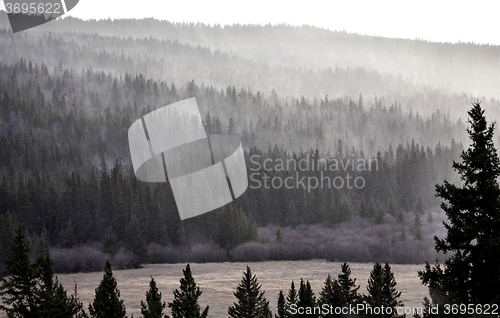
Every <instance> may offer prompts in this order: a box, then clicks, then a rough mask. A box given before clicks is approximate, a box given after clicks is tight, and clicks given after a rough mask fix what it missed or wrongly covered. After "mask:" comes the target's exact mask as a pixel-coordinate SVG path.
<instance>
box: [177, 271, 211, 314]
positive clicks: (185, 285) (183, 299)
mask: <svg viewBox="0 0 500 318" xmlns="http://www.w3.org/2000/svg"><path fill="white" fill-rule="evenodd" d="M182 272H183V273H184V277H183V278H181V279H180V283H181V286H180V287H179V288H180V290H179V289H176V290H174V300H173V301H172V302H170V303H168V307H169V308H170V309H171V310H172V318H206V317H207V316H208V306H207V307H206V308H205V310H203V312H202V313H200V310H201V308H200V305H199V304H198V298H199V297H200V295H201V293H202V292H201V291H200V287H198V286H197V285H196V282H195V281H194V278H193V275H192V274H191V268H190V267H189V264H187V265H186V269H185V270H182Z"/></svg>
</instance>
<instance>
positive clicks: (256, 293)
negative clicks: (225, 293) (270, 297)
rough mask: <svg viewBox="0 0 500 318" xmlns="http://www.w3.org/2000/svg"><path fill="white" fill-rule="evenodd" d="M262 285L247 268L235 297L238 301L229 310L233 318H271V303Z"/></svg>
mask: <svg viewBox="0 0 500 318" xmlns="http://www.w3.org/2000/svg"><path fill="white" fill-rule="evenodd" d="M261 287H262V286H261V285H260V284H259V283H258V282H257V277H256V276H255V275H252V270H251V269H250V267H248V266H247V270H246V271H245V272H244V273H243V278H242V279H241V283H240V284H239V285H238V287H237V288H236V291H235V292H234V296H235V297H236V299H238V302H237V303H233V305H232V306H231V307H229V309H228V314H229V317H231V318H270V317H272V314H271V310H270V309H269V302H268V301H267V300H266V298H265V297H264V294H265V291H261V290H260V289H261Z"/></svg>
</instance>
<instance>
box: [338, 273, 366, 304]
mask: <svg viewBox="0 0 500 318" xmlns="http://www.w3.org/2000/svg"><path fill="white" fill-rule="evenodd" d="M341 269H342V273H341V274H339V275H338V279H337V281H338V284H339V288H340V297H341V299H342V302H343V305H344V306H348V305H350V304H355V303H356V302H357V301H358V300H359V298H360V296H359V294H358V290H359V285H358V286H357V287H356V278H354V279H352V278H351V268H350V267H349V265H347V263H344V264H342V266H341Z"/></svg>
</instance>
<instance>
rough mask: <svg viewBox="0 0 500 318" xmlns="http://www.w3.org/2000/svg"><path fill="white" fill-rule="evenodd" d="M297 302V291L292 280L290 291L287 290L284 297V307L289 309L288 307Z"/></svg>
mask: <svg viewBox="0 0 500 318" xmlns="http://www.w3.org/2000/svg"><path fill="white" fill-rule="evenodd" d="M298 301H299V295H298V293H297V289H295V283H294V282H293V280H292V283H291V284H290V289H289V290H288V295H287V296H286V305H287V307H288V308H290V306H292V305H295V304H297V303H298Z"/></svg>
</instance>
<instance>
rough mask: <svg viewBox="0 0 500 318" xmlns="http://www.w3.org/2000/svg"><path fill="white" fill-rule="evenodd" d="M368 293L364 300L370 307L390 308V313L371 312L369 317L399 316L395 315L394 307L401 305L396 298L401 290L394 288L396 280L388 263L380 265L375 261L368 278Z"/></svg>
mask: <svg viewBox="0 0 500 318" xmlns="http://www.w3.org/2000/svg"><path fill="white" fill-rule="evenodd" d="M367 290H368V295H367V296H365V297H364V301H365V303H366V304H367V305H369V306H370V307H371V308H372V309H374V308H382V306H384V308H392V315H388V314H387V310H385V311H384V314H382V313H381V314H378V315H376V314H372V315H369V316H370V317H380V318H381V317H394V318H395V317H399V316H398V315H397V311H396V309H395V308H396V307H397V306H401V305H402V303H401V302H400V301H399V300H398V298H399V297H400V296H401V292H398V291H397V290H396V280H395V278H394V274H393V273H392V272H391V267H390V266H389V264H387V263H386V264H385V266H384V267H382V265H381V264H379V263H375V264H374V265H373V269H372V271H371V272H370V277H369V278H368V286H367Z"/></svg>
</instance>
